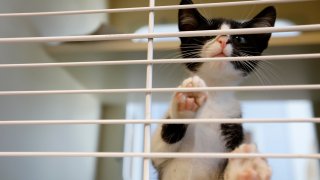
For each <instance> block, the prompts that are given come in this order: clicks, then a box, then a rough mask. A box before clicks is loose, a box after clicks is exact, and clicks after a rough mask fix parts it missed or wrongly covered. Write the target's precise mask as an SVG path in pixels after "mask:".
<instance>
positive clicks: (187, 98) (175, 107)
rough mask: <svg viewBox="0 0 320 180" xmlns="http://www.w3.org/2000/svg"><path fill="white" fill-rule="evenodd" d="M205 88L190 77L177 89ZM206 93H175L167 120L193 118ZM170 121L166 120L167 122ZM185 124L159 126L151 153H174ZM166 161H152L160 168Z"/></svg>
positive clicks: (153, 139) (202, 83) (198, 79)
mask: <svg viewBox="0 0 320 180" xmlns="http://www.w3.org/2000/svg"><path fill="white" fill-rule="evenodd" d="M191 87H206V84H205V82H204V81H203V80H202V79H201V78H199V77H198V76H193V77H190V78H188V79H186V80H184V81H183V82H182V84H181V85H180V86H179V88H191ZM207 96H208V95H207V92H176V93H175V94H174V96H173V98H172V100H171V105H170V108H169V111H168V114H167V119H191V118H195V116H196V114H197V112H198V111H199V109H200V108H201V107H202V106H203V105H204V103H205V102H206V99H207ZM169 121H170V120H168V122H169ZM187 129H188V125H187V124H162V125H159V126H158V128H157V130H156V132H155V134H154V135H153V138H152V146H151V148H152V151H153V152H176V151H177V150H178V148H179V147H180V143H181V140H182V139H183V137H184V136H185V135H186V133H187ZM164 161H166V159H153V164H154V165H155V166H156V167H157V166H160V165H161V164H162V163H163V162H164Z"/></svg>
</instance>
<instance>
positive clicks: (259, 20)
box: [178, 0, 276, 85]
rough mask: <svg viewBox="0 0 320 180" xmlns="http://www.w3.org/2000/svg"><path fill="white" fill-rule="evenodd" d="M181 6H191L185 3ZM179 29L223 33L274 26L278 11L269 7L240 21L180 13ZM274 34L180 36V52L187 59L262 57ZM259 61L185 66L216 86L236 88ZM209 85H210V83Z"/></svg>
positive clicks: (192, 11) (189, 11) (188, 1)
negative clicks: (246, 19)
mask: <svg viewBox="0 0 320 180" xmlns="http://www.w3.org/2000/svg"><path fill="white" fill-rule="evenodd" d="M181 4H192V1H191V0H182V1H181ZM178 18H179V30H180V31H199V30H223V29H241V28H259V27H272V26H274V24H275V20H276V10H275V8H274V7H273V6H269V7H267V8H265V9H264V10H262V11H261V12H260V13H259V14H258V15H256V16H255V17H253V18H252V19H251V20H248V21H245V22H237V21H234V20H230V19H223V18H218V19H206V18H205V17H203V16H202V15H201V14H200V13H199V11H198V10H197V9H194V8H193V9H180V10H179V17H178ZM270 37H271V33H266V34H250V35H221V36H216V37H214V36H205V37H181V38H180V40H181V45H180V48H181V52H182V56H183V57H184V58H211V57H238V56H259V55H261V53H262V52H263V51H264V50H265V49H266V48H267V46H268V41H269V39H270ZM257 64H258V61H245V62H243V61H241V62H240V61H231V62H222V61H213V62H205V63H192V62H190V63H186V67H187V69H188V70H189V71H191V72H192V73H195V74H197V75H199V76H200V77H202V78H204V79H205V80H206V81H212V83H213V84H216V85H234V84H237V83H239V82H240V81H241V80H242V79H243V78H244V77H245V76H247V75H248V74H250V73H251V72H252V71H254V70H255V68H256V66H257ZM207 83H208V82H207Z"/></svg>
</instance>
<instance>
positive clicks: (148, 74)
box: [143, 0, 155, 180]
mask: <svg viewBox="0 0 320 180" xmlns="http://www.w3.org/2000/svg"><path fill="white" fill-rule="evenodd" d="M154 6H155V0H149V7H151V8H152V7H154ZM153 31H154V11H150V12H149V33H153ZM147 59H148V61H152V60H153V38H149V39H148V54H147ZM152 71H153V65H152V64H147V69H146V88H147V89H150V88H152V78H153V77H152V76H153V74H152V73H153V72H152ZM151 103H152V93H151V92H147V93H146V102H145V119H146V120H150V119H151ZM150 139H151V128H150V124H144V152H145V153H148V152H150ZM149 165H150V158H144V159H143V179H144V180H149V179H150V167H149Z"/></svg>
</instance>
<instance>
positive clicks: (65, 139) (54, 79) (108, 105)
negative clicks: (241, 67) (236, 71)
mask: <svg viewBox="0 0 320 180" xmlns="http://www.w3.org/2000/svg"><path fill="white" fill-rule="evenodd" d="M194 2H195V3H209V2H222V1H221V0H220V1H215V0H194ZM148 4H149V2H148V0H135V1H130V0H112V1H111V0H82V1H79V0H63V1H62V0H56V1H51V0H42V1H38V0H28V1H24V0H0V13H18V12H42V11H63V10H87V9H104V8H126V7H142V6H148ZM176 4H179V1H178V0H157V1H156V5H176ZM265 6H266V5H250V6H238V7H219V8H206V9H201V10H200V11H201V12H202V14H203V15H204V16H206V17H225V18H232V19H236V20H246V19H248V18H251V17H253V16H254V15H255V14H256V13H258V12H259V11H260V10H261V9H263V8H264V7H265ZM275 6H276V8H277V11H278V15H279V16H278V21H277V26H288V25H304V24H319V23H320V22H319V21H320V13H319V11H318V10H319V8H320V1H311V2H303V3H288V4H278V5H275ZM155 18H156V19H155V20H156V22H155V23H156V26H155V32H177V25H176V24H177V10H170V11H157V12H156V14H155ZM147 23H148V12H130V13H111V14H90V15H69V16H45V17H1V18H0V37H2V38H4V37H35V36H69V35H89V34H92V35H99V34H118V33H146V32H147V25H148V24H147ZM155 41H156V42H155V58H156V59H159V58H161V59H163V58H179V57H180V55H179V49H178V47H179V41H178V38H163V39H156V40H155ZM319 49H320V32H299V33H281V34H279V33H277V34H274V36H273V38H272V39H271V42H270V47H269V49H268V50H267V51H266V52H265V55H276V54H300V53H319ZM146 54H147V44H146V40H144V39H139V40H123V41H100V42H67V43H44V44H40V43H12V44H5V43H3V44H0V62H1V63H2V64H10V63H12V64H15V63H52V62H78V61H108V60H119V61H121V60H136V59H137V60H140V59H146ZM319 69H320V61H319V59H317V60H294V61H291V60H290V61H272V62H263V63H261V67H260V69H259V70H258V71H257V72H255V73H254V74H252V75H251V77H249V78H248V79H247V80H246V82H245V83H244V84H243V85H294V84H320V78H319V77H320V74H319V73H320V72H319ZM145 70H146V66H145V65H130V66H129V65H123V66H90V67H65V68H9V69H1V70H0V84H1V85H0V90H1V91H11V90H12V91H15V90H59V89H110V88H144V87H145V81H146V72H145ZM186 76H187V74H186V73H185V71H184V69H183V66H182V65H179V64H170V65H154V72H153V78H154V80H153V86H154V87H176V86H177V85H179V83H180V82H181V81H182V80H183V79H184V78H185V77H186ZM170 97H171V94H170V93H155V94H153V104H152V116H153V118H155V119H160V118H162V117H163V114H164V113H165V112H166V110H167V106H168V102H169V100H170ZM238 97H239V99H240V100H241V103H242V109H243V112H244V114H243V116H244V118H308V117H319V116H320V93H319V92H318V91H307V90H301V91H271V92H241V93H240V92H239V93H238ZM144 102H145V98H144V94H142V93H141V94H139V93H138V94H136V93H128V94H100V95H90V94H88V95H46V96H44V95H39V96H0V119H1V120H51V119H55V120H70V119H71V120H72V119H77V120H79V119H92V120H94V119H106V120H108V119H142V118H144ZM245 127H246V130H247V134H248V135H249V136H250V137H251V139H252V141H253V142H254V143H256V144H258V147H259V149H260V151H261V152H263V153H302V154H304V153H318V152H319V150H318V148H319V147H318V144H319V137H320V136H319V131H320V126H318V125H315V124H311V123H305V124H294V123H287V124H279V123H278V124H245ZM154 128H155V127H154V126H153V129H154ZM0 151H63V152H65V151H67V152H68V151H70V152H72V151H77V152H78V151H79V152H115V151H118V152H119V151H120V152H122V151H126V152H141V151H143V125H103V126H98V125H55V126H52V125H50V126H44V125H41V126H1V127H0ZM269 162H270V164H271V166H272V168H273V172H274V176H273V179H274V180H279V179H281V180H306V179H308V180H319V170H320V168H319V162H318V160H313V159H310V160H306V159H299V160H293V159H271V160H270V161H269ZM0 174H1V178H0V179H4V180H7V179H8V180H9V179H10V180H22V179H32V180H56V179H61V180H67V179H77V180H94V179H96V180H118V179H119V180H120V179H125V180H141V179H142V159H141V158H124V159H122V158H21V157H20V158H0ZM152 179H156V173H155V172H152Z"/></svg>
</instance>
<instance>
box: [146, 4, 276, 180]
mask: <svg viewBox="0 0 320 180" xmlns="http://www.w3.org/2000/svg"><path fill="white" fill-rule="evenodd" d="M181 4H192V1H191V0H182V1H181ZM275 19H276V10H275V8H274V7H267V8H265V9H264V10H263V11H261V12H260V13H259V14H258V15H256V16H255V17H254V18H253V19H251V20H249V21H246V22H242V23H240V22H237V21H233V20H228V19H210V20H207V19H206V18H204V17H203V16H202V15H201V14H200V13H199V12H198V11H197V10H196V9H182V10H179V29H180V31H197V30H219V29H221V30H224V29H239V28H257V27H272V26H274V23H275ZM270 36H271V34H252V35H221V36H216V37H181V38H180V39H181V52H182V55H183V57H184V58H200V57H202V58H207V57H237V56H258V55H261V53H262V52H263V51H264V50H265V49H266V48H267V46H268V41H269V39H270ZM257 65H258V61H246V62H238V61H232V62H221V61H217V62H215V61H213V62H205V63H198V62H197V63H192V62H191V63H186V67H187V69H188V70H189V71H190V74H191V76H190V77H189V78H187V79H186V80H184V81H183V82H182V84H181V85H180V86H179V87H183V88H188V87H207V86H210V87H214V86H234V85H238V84H239V83H240V82H241V81H242V80H243V79H244V78H245V77H246V76H247V75H248V74H250V72H252V71H254V70H255V68H256V66H257ZM240 117H241V111H240V105H239V103H238V101H237V100H236V98H235V96H234V92H229V91H228V92H221V91H219V92H194V93H181V92H177V93H175V94H174V96H173V98H172V101H171V107H170V109H169V111H168V114H167V119H168V124H162V125H159V126H158V128H157V130H156V132H155V134H154V136H153V139H152V147H151V148H152V151H153V152H238V153H250V152H256V149H255V146H254V145H250V144H243V139H244V134H243V129H242V125H241V124H219V123H212V124H190V125H188V124H170V122H169V121H170V119H186V118H188V119H190V118H196V119H201V118H213V119H214V118H240ZM153 165H154V166H155V168H156V169H157V171H158V173H159V179H160V180H218V179H225V180H267V179H270V176H271V170H270V168H269V166H268V165H267V162H266V161H265V160H264V159H262V158H254V159H229V160H225V159H211V158H206V159H204V158H199V159H197V158H194V159H178V158H177V159H176V158H171V159H165V158H157V159H153Z"/></svg>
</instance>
